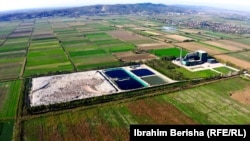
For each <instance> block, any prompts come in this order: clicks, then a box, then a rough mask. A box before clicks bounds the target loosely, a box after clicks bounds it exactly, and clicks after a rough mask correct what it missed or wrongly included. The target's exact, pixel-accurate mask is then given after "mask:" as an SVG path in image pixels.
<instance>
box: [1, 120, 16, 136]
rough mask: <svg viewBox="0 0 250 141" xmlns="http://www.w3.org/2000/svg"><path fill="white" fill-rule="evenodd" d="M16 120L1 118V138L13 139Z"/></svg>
mask: <svg viewBox="0 0 250 141" xmlns="http://www.w3.org/2000/svg"><path fill="white" fill-rule="evenodd" d="M13 128H14V120H0V140H1V141H11V140H12V135H13Z"/></svg>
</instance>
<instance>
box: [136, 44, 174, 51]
mask: <svg viewBox="0 0 250 141" xmlns="http://www.w3.org/2000/svg"><path fill="white" fill-rule="evenodd" d="M136 46H137V48H138V49H141V50H154V49H163V48H171V47H173V46H174V45H172V44H168V43H149V44H138V45H136Z"/></svg>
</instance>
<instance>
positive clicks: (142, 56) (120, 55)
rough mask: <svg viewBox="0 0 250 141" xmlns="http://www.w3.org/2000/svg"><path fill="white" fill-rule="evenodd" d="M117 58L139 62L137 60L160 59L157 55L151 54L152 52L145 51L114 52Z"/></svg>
mask: <svg viewBox="0 0 250 141" xmlns="http://www.w3.org/2000/svg"><path fill="white" fill-rule="evenodd" d="M114 55H115V56H116V58H118V59H119V60H122V61H125V62H137V61H146V60H152V59H158V57H157V56H155V55H153V54H150V53H143V54H135V53H133V52H131V51H129V52H118V53H114Z"/></svg>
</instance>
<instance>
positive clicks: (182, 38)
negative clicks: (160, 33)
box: [165, 35, 193, 42]
mask: <svg viewBox="0 0 250 141" xmlns="http://www.w3.org/2000/svg"><path fill="white" fill-rule="evenodd" d="M165 37H166V38H170V39H174V40H176V41H181V42H183V41H185V40H193V39H191V38H187V37H184V36H181V35H165Z"/></svg>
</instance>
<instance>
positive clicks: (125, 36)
mask: <svg viewBox="0 0 250 141" xmlns="http://www.w3.org/2000/svg"><path fill="white" fill-rule="evenodd" d="M107 33H108V34H110V35H111V36H113V37H115V38H118V39H120V40H124V41H134V40H146V39H147V38H146V37H142V36H140V35H137V34H134V33H132V32H128V31H123V30H115V31H109V32H107Z"/></svg>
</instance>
